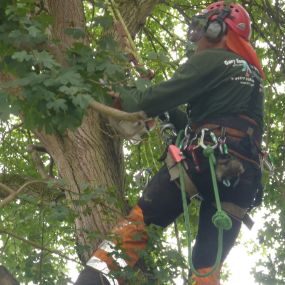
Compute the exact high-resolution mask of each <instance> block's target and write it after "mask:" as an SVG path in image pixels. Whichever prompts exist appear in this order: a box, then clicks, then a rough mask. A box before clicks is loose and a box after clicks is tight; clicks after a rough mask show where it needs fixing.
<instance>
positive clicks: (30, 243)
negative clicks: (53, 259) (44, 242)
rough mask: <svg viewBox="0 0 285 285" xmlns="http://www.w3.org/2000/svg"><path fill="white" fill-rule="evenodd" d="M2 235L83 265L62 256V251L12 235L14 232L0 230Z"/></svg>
mask: <svg viewBox="0 0 285 285" xmlns="http://www.w3.org/2000/svg"><path fill="white" fill-rule="evenodd" d="M0 234H5V235H8V236H10V237H13V238H15V239H17V240H20V241H22V242H24V243H26V244H29V245H31V246H32V247H34V248H38V249H41V250H44V251H47V252H49V253H52V254H56V255H58V256H60V257H62V258H64V259H67V260H70V261H73V262H75V263H78V264H81V263H80V262H79V261H77V260H76V259H73V258H70V257H69V256H67V255H65V254H62V253H61V252H60V251H57V250H54V249H50V248H47V247H44V246H41V245H39V244H37V243H36V242H34V241H31V240H27V239H25V238H23V237H20V236H17V235H16V234H14V233H12V232H9V231H7V230H5V229H2V228H0Z"/></svg>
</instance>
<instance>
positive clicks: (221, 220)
mask: <svg viewBox="0 0 285 285" xmlns="http://www.w3.org/2000/svg"><path fill="white" fill-rule="evenodd" d="M212 222H213V224H214V225H215V226H216V227H217V228H218V229H223V230H229V229H231V227H232V220H231V218H230V217H229V216H228V215H227V214H226V212H224V211H222V210H220V211H217V212H216V213H215V215H214V216H213V217H212Z"/></svg>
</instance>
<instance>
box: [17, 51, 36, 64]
mask: <svg viewBox="0 0 285 285" xmlns="http://www.w3.org/2000/svg"><path fill="white" fill-rule="evenodd" d="M32 58H33V56H32V55H30V54H28V53H27V52H26V51H25V50H23V51H18V52H15V53H14V54H13V55H12V59H15V60H17V61H19V62H23V61H30V60H31V59H32Z"/></svg>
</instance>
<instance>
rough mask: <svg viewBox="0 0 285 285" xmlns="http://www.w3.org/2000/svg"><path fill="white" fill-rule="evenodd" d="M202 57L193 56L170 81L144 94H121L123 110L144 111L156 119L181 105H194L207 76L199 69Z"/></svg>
mask: <svg viewBox="0 0 285 285" xmlns="http://www.w3.org/2000/svg"><path fill="white" fill-rule="evenodd" d="M200 57H201V56H193V57H192V58H191V59H190V60H189V61H187V62H186V63H185V64H184V65H183V66H182V67H181V68H180V69H179V70H178V71H177V72H176V73H175V75H174V76H173V78H172V79H170V80H168V81H165V82H163V83H160V84H158V85H154V86H152V87H149V88H148V89H146V90H145V91H143V92H142V91H139V90H137V89H134V90H130V91H128V92H124V93H121V95H120V96H121V100H122V107H123V110H125V111H127V112H136V111H144V112H145V113H146V114H147V115H148V116H149V117H155V116H157V115H159V114H161V113H163V112H166V111H168V110H171V109H174V108H176V107H177V106H179V105H181V104H185V103H190V104H193V103H194V102H195V99H197V98H198V97H199V95H200V94H201V93H202V92H203V88H202V86H203V77H204V76H205V74H203V73H201V70H200V68H199V58H200Z"/></svg>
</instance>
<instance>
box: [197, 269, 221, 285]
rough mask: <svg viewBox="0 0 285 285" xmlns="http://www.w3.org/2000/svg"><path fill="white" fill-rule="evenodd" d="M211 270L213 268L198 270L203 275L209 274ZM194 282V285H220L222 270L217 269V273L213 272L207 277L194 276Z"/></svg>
mask: <svg viewBox="0 0 285 285" xmlns="http://www.w3.org/2000/svg"><path fill="white" fill-rule="evenodd" d="M211 270H212V268H211V267H209V268H200V269H197V271H198V272H199V273H200V274H203V275H205V274H207V273H208V272H210V271H211ZM192 280H193V285H220V269H217V270H216V271H215V272H213V273H212V274H211V275H209V276H207V277H200V276H197V275H195V274H193V276H192Z"/></svg>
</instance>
